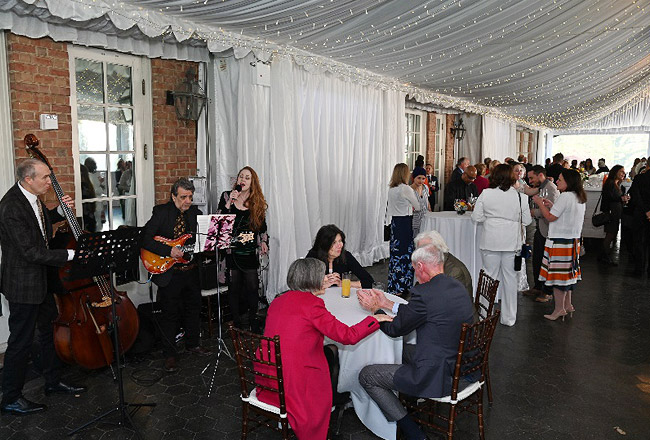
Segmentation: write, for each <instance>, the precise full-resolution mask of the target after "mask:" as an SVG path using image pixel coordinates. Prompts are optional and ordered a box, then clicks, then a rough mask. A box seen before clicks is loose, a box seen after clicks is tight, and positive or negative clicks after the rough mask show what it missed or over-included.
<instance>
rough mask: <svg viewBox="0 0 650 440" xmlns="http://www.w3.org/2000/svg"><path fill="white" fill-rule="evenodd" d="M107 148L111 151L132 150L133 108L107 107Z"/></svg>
mask: <svg viewBox="0 0 650 440" xmlns="http://www.w3.org/2000/svg"><path fill="white" fill-rule="evenodd" d="M107 114H108V148H109V150H111V151H133V110H131V109H128V108H109V109H108V113H107Z"/></svg>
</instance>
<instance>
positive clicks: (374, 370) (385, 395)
mask: <svg viewBox="0 0 650 440" xmlns="http://www.w3.org/2000/svg"><path fill="white" fill-rule="evenodd" d="M411 261H412V264H413V268H414V269H415V277H416V278H417V280H418V282H419V283H420V284H419V285H417V286H415V287H413V288H411V289H410V291H411V299H410V300H409V303H408V304H402V305H399V304H395V303H393V302H392V301H390V300H388V299H387V298H386V297H385V296H384V295H383V294H382V293H381V292H379V291H372V292H357V295H358V297H359V302H360V303H361V306H362V307H364V308H366V309H368V310H370V311H372V312H373V313H383V311H381V309H382V308H383V309H387V310H392V311H393V313H395V314H396V316H395V319H394V320H393V321H392V322H384V323H381V324H380V326H381V330H382V331H383V332H384V333H386V334H387V335H388V336H391V337H397V336H405V335H408V334H409V333H411V332H412V331H413V330H415V331H416V333H417V343H416V345H415V346H412V345H407V346H405V349H404V354H403V356H402V361H403V363H402V364H397V365H395V364H389V365H368V366H366V367H365V368H363V370H361V372H360V373H359V382H360V383H361V385H362V386H363V387H364V388H365V390H366V391H367V392H368V394H369V395H370V397H371V398H372V399H373V400H374V401H375V402H376V403H377V405H378V406H379V407H380V408H381V410H382V411H383V413H384V415H385V416H386V419H387V420H389V421H396V422H397V426H398V428H399V429H400V430H401V431H402V432H403V433H404V434H405V436H406V438H408V439H417V440H420V439H424V438H425V435H424V433H423V432H422V431H421V430H420V428H419V426H418V425H417V424H416V423H415V422H414V421H413V420H412V419H411V418H410V416H409V415H408V414H407V411H406V408H404V406H403V405H402V404H401V403H400V401H399V399H398V398H397V396H396V395H395V394H394V392H393V390H397V391H399V392H401V393H404V394H407V395H409V396H414V397H442V396H446V395H448V394H450V393H451V384H452V377H453V372H454V365H455V361H456V355H457V352H458V341H459V338H460V331H461V327H462V324H464V323H467V324H471V323H472V322H473V319H474V317H473V307H472V300H471V298H470V297H469V295H467V290H465V288H464V287H463V285H462V284H461V283H460V282H458V281H457V280H455V279H453V278H451V277H449V276H447V275H445V274H444V273H443V270H444V253H443V252H442V251H441V250H440V249H439V248H438V247H436V246H435V245H428V246H424V247H421V248H418V249H416V250H415V252H413V256H412V257H411Z"/></svg>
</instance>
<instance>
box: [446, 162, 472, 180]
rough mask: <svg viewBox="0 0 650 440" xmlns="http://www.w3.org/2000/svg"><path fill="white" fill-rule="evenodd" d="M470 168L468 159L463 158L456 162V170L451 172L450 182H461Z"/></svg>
mask: <svg viewBox="0 0 650 440" xmlns="http://www.w3.org/2000/svg"><path fill="white" fill-rule="evenodd" d="M468 166H469V159H468V158H467V157H461V158H460V159H458V162H456V168H454V171H452V172H451V178H450V179H449V181H450V182H453V181H454V180H459V179H460V178H461V176H462V175H463V173H464V172H465V169H466V168H467V167H468Z"/></svg>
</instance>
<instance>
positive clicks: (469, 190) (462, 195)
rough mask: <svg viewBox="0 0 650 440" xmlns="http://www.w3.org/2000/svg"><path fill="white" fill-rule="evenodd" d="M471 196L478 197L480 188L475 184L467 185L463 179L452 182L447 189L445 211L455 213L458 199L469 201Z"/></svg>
mask: <svg viewBox="0 0 650 440" xmlns="http://www.w3.org/2000/svg"><path fill="white" fill-rule="evenodd" d="M471 196H473V197H478V188H477V187H476V185H474V182H470V183H469V184H467V183H465V181H464V180H463V179H462V177H461V178H459V179H456V180H452V181H451V182H449V183H448V184H447V187H446V188H445V206H444V209H443V211H453V210H454V201H456V199H462V200H465V201H468V200H469V198H470V197H471Z"/></svg>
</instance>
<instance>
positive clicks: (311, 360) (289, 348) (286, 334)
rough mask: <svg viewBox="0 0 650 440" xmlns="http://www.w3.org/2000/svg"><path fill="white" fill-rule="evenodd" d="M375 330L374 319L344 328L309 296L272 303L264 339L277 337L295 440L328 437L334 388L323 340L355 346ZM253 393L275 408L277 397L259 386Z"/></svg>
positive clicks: (287, 297) (292, 295) (320, 302)
mask: <svg viewBox="0 0 650 440" xmlns="http://www.w3.org/2000/svg"><path fill="white" fill-rule="evenodd" d="M378 329H379V323H378V322H377V320H376V319H375V318H373V317H372V316H368V317H367V318H365V319H364V320H363V321H361V322H360V323H358V324H356V325H353V326H352V327H348V326H347V325H345V324H343V323H342V322H340V321H339V320H337V319H336V318H335V317H334V316H333V315H332V314H331V313H330V312H329V311H328V310H327V309H326V308H325V303H324V302H323V300H322V299H321V298H319V297H317V296H316V295H314V294H312V293H310V292H299V291H289V292H286V293H284V294H283V295H282V296H280V297H278V298H276V299H274V300H273V302H272V303H271V305H270V306H269V311H268V314H267V318H266V327H265V330H264V335H265V336H270V337H272V336H275V335H280V349H281V350H282V366H283V375H284V389H285V395H286V400H285V401H286V405H287V413H288V415H289V424H290V425H291V428H292V429H293V431H294V432H295V433H296V436H297V437H298V439H301V440H308V439H309V440H311V439H313V440H325V439H326V438H327V429H328V427H329V421H330V412H331V410H332V384H331V381H330V373H329V367H328V366H327V360H326V359H325V353H324V352H323V336H324V335H325V336H327V337H328V338H330V339H332V340H334V341H337V342H340V343H342V344H356V343H357V342H359V341H360V340H361V339H363V338H365V337H366V336H368V335H369V334H371V333H372V332H374V331H375V330H378ZM258 381H261V379H258ZM268 385H269V386H273V385H275V384H273V383H269V384H268ZM257 393H258V398H259V399H260V400H261V401H262V402H266V403H269V404H271V405H276V406H279V401H278V399H277V395H276V394H273V393H269V392H268V391H266V390H263V389H260V388H258V389H257Z"/></svg>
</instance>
